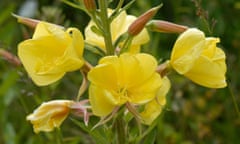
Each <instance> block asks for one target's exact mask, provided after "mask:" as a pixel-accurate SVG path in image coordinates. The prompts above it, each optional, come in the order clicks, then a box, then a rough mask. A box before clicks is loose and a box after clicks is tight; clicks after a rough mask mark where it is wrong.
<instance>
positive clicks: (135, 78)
mask: <svg viewBox="0 0 240 144" xmlns="http://www.w3.org/2000/svg"><path fill="white" fill-rule="evenodd" d="M156 67H157V61H156V60H155V58H154V57H152V56H151V55H148V54H142V53H141V54H140V53H139V54H135V55H132V54H129V53H124V54H122V55H120V56H119V57H118V56H107V57H103V58H102V59H101V60H100V61H99V64H98V65H97V66H96V67H94V68H92V69H91V70H90V72H89V73H88V79H89V81H90V82H91V84H90V88H89V99H90V104H91V106H92V111H93V114H95V115H97V116H107V115H108V114H110V113H111V112H112V111H113V109H114V108H116V107H118V106H121V105H123V104H126V103H131V104H134V105H141V104H146V103H148V102H150V101H151V100H153V99H154V98H155V96H156V92H157V91H158V89H159V88H160V86H161V84H162V79H161V77H160V75H159V74H158V73H157V72H155V70H156Z"/></svg>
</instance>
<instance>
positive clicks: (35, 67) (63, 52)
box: [18, 22, 84, 86]
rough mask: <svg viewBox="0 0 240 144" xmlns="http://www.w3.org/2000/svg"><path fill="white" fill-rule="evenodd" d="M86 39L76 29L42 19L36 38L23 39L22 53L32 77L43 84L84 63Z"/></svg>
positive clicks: (37, 28)
mask: <svg viewBox="0 0 240 144" xmlns="http://www.w3.org/2000/svg"><path fill="white" fill-rule="evenodd" d="M83 46H84V40H83V36H82V34H81V32H80V31H79V30H78V29H76V28H68V29H67V30H66V31H64V30H63V29H62V28H61V27H59V26H57V25H54V24H50V23H46V22H39V23H38V24H37V27H36V30H35V32H34V34H33V37H32V39H29V40H25V41H23V42H21V43H20V44H19V46H18V56H19V57H20V60H21V62H22V64H23V66H24V67H25V69H26V70H27V72H28V74H29V76H30V77H31V78H32V80H33V81H34V82H35V83H36V84H37V85H39V86H43V85H48V84H51V83H53V82H55V81H57V80H59V79H60V78H62V77H63V76H64V74H65V73H66V72H70V71H74V70H77V69H79V68H81V66H82V65H83V64H84V61H83V58H82V55H83Z"/></svg>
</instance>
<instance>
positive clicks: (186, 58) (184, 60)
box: [170, 28, 205, 74]
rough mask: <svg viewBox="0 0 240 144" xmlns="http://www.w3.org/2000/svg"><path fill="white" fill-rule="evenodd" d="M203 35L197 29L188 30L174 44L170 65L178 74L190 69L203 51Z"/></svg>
mask: <svg viewBox="0 0 240 144" xmlns="http://www.w3.org/2000/svg"><path fill="white" fill-rule="evenodd" d="M204 45H205V36H204V33H203V32H201V31H200V30H197V29H194V28H192V29H188V30H186V31H185V32H183V33H182V34H181V35H180V36H179V38H178V39H177V41H176V42H175V44H174V47H173V50H172V54H171V59H170V63H171V65H172V67H173V68H174V69H175V70H176V71H177V72H178V73H180V74H184V73H186V72H187V71H189V69H191V68H192V66H193V65H194V62H195V60H196V59H198V57H199V56H200V54H201V53H202V50H203V49H204Z"/></svg>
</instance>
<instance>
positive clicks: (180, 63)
mask: <svg viewBox="0 0 240 144" xmlns="http://www.w3.org/2000/svg"><path fill="white" fill-rule="evenodd" d="M183 37H185V38H183ZM219 41H220V39H219V38H214V37H209V38H205V37H204V34H202V32H201V31H200V30H197V29H189V30H187V31H186V32H184V33H183V34H182V35H181V36H180V37H179V38H178V40H177V41H176V43H175V46H174V48H173V52H172V56H171V60H170V64H171V65H172V67H173V68H174V69H175V70H176V71H177V72H178V73H180V74H183V75H184V76H186V77H187V78H189V79H191V80H192V81H193V82H195V83H197V84H199V85H202V86H205V87H210V88H223V87H225V86H226V85H227V84H226V78H225V74H226V62H225V53H224V52H223V51H222V50H221V49H220V48H218V47H217V46H216V44H217V43H218V42H219ZM189 43H191V44H190V45H189ZM194 43H195V44H194ZM184 47H185V48H186V47H187V48H188V49H190V51H186V49H184ZM182 50H183V51H182Z"/></svg>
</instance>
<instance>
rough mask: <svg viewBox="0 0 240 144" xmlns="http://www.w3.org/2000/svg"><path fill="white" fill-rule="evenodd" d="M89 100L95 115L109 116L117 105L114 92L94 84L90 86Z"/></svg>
mask: <svg viewBox="0 0 240 144" xmlns="http://www.w3.org/2000/svg"><path fill="white" fill-rule="evenodd" d="M89 100H90V104H91V106H92V111H93V114H94V115H97V116H107V115H108V114H110V113H111V112H112V110H113V109H114V107H115V104H114V102H115V100H114V99H113V96H112V94H111V93H110V92H109V91H107V90H105V89H103V88H101V87H97V86H95V85H94V84H91V85H90V87H89Z"/></svg>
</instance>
